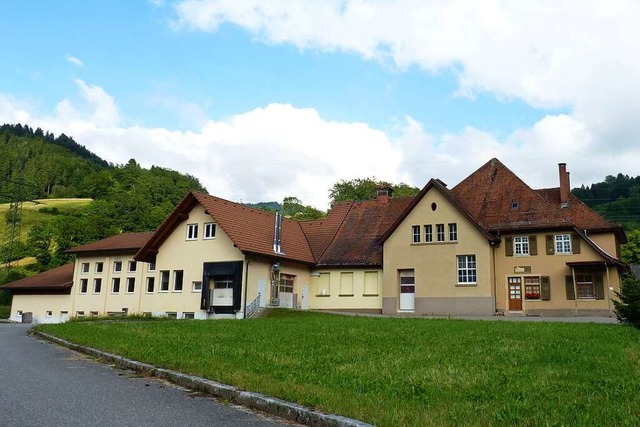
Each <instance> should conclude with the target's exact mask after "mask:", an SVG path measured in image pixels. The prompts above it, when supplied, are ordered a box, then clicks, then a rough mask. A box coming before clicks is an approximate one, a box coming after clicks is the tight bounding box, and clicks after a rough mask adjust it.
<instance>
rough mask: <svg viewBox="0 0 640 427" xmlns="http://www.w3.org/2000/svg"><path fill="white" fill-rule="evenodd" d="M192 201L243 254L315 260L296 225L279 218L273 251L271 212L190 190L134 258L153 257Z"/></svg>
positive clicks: (183, 217) (184, 215)
mask: <svg viewBox="0 0 640 427" xmlns="http://www.w3.org/2000/svg"><path fill="white" fill-rule="evenodd" d="M196 204H200V205H201V206H202V207H203V208H204V210H205V212H207V214H208V215H210V216H211V217H212V218H213V220H214V221H215V222H216V224H217V225H218V226H219V227H220V228H221V229H222V230H223V231H224V232H225V233H226V234H227V235H228V236H229V238H230V239H231V241H233V243H234V244H235V245H236V247H237V248H238V249H239V250H240V251H242V252H244V253H252V254H258V255H266V256H270V257H274V258H281V259H285V260H286V259H289V260H294V261H299V262H304V263H309V264H313V263H314V262H315V259H314V257H313V254H312V252H311V249H310V248H309V242H307V239H306V237H305V235H304V233H303V232H302V228H301V227H300V224H299V223H298V222H296V221H292V220H290V219H287V218H283V220H282V240H281V244H280V247H281V250H282V252H283V253H284V254H277V253H275V252H274V251H273V233H274V225H275V215H274V214H273V213H271V212H266V211H262V210H259V209H254V208H250V207H247V206H244V205H241V204H239V203H234V202H230V201H228V200H224V199H221V198H219V197H215V196H210V195H208V194H203V193H199V192H196V191H191V192H190V193H189V194H187V196H186V197H185V198H184V199H183V200H182V201H181V202H180V204H178V206H177V207H176V209H175V210H174V211H173V213H172V214H171V215H170V216H169V218H167V220H165V222H164V223H163V224H162V225H161V226H160V228H158V231H156V233H155V234H154V235H153V237H152V238H151V239H150V240H149V242H148V243H147V244H146V245H144V246H143V247H142V249H141V250H140V251H139V252H138V254H136V257H135V258H136V259H137V260H140V261H149V260H151V259H153V257H154V256H155V253H156V252H157V250H158V248H159V247H160V245H161V244H162V242H163V241H164V240H165V239H166V238H167V237H168V235H169V234H170V233H171V232H172V231H173V230H174V229H175V227H176V226H177V225H178V224H179V223H180V222H182V221H183V220H184V219H186V217H187V215H188V213H189V212H190V211H191V209H193V207H194V206H195V205H196Z"/></svg>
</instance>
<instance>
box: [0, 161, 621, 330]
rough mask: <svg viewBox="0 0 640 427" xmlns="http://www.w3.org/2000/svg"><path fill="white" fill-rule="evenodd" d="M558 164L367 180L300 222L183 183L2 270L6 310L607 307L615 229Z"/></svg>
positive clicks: (431, 311) (589, 311) (523, 311)
mask: <svg viewBox="0 0 640 427" xmlns="http://www.w3.org/2000/svg"><path fill="white" fill-rule="evenodd" d="M558 174H559V184H560V185H559V187H558V188H552V189H542V190H533V189H531V188H530V187H528V186H527V185H526V184H525V183H524V182H523V181H522V180H520V179H519V178H518V177H517V176H516V175H515V174H513V172H511V171H510V170H509V169H508V168H507V167H506V166H504V165H503V164H502V163H501V162H500V161H498V160H497V159H492V160H490V161H489V162H487V163H486V164H485V165H483V166H482V167H481V168H480V169H478V170H477V171H475V172H474V173H472V174H471V175H469V176H468V177H467V178H465V179H464V180H463V181H462V182H461V183H459V184H458V185H457V186H455V187H453V188H451V189H449V188H448V187H447V185H446V184H444V183H443V182H442V181H440V180H437V179H432V180H430V181H429V182H428V183H427V185H426V186H425V187H424V188H423V189H422V190H421V192H420V193H419V194H418V195H417V196H416V197H414V198H393V197H392V190H391V189H390V188H388V187H383V188H380V189H379V191H378V196H377V198H376V199H375V200H366V201H356V202H343V203H338V204H336V205H334V206H333V207H332V208H331V210H330V211H329V213H328V215H327V217H326V218H324V219H321V220H314V221H301V222H296V221H292V220H289V219H287V218H282V217H281V216H280V215H279V214H273V213H269V212H265V211H261V210H256V209H252V208H249V207H246V206H243V205H241V204H237V203H233V202H230V201H227V200H224V199H220V198H217V197H214V196H211V195H207V194H202V193H197V192H190V193H189V194H188V195H187V196H186V197H185V198H184V199H183V200H182V201H181V202H180V204H179V205H178V206H177V207H176V208H175V210H174V211H173V213H172V214H171V215H170V216H169V217H168V218H167V219H166V220H165V221H164V223H163V224H162V225H161V226H160V227H159V228H158V230H156V231H155V232H151V233H134V234H122V235H118V236H113V237H110V238H107V239H103V240H101V241H98V242H94V243H90V244H88V245H83V246H79V247H76V248H73V249H70V250H69V251H68V252H69V253H72V254H75V255H76V261H75V263H74V264H73V266H71V267H65V269H63V271H62V270H61V271H58V272H57V273H56V274H52V273H51V272H46V273H42V274H41V275H38V276H34V277H32V278H27V279H22V280H21V281H17V282H14V283H12V284H8V285H6V286H5V288H6V289H8V290H11V291H12V292H13V293H14V303H13V306H12V311H11V318H12V319H13V320H20V317H21V313H25V312H31V313H33V316H34V319H35V320H36V321H38V322H54V321H64V320H66V319H68V318H69V317H72V316H77V317H82V316H98V315H99V316H104V315H123V314H130V313H140V314H147V315H153V316H169V317H175V318H181V319H209V318H244V317H247V316H249V315H250V314H251V313H252V312H253V310H254V309H255V308H256V307H266V306H279V307H287V308H297V309H303V310H305V309H317V310H346V311H362V312H376V313H385V314H419V315H495V314H516V315H542V316H545V315H597V316H610V315H611V313H612V312H611V310H612V303H611V298H612V296H613V291H614V290H617V289H619V283H620V277H621V274H622V273H623V272H624V271H625V270H626V266H625V265H624V264H623V263H622V262H620V260H619V249H620V244H622V243H625V242H626V236H625V234H624V231H623V230H622V229H621V228H620V227H619V226H617V225H615V224H611V223H609V222H608V221H606V220H605V219H604V218H602V217H601V216H599V215H598V214H597V213H595V212H594V211H593V210H591V209H590V208H588V207H587V206H586V205H584V204H583V203H582V202H580V201H579V200H578V199H577V198H575V197H573V196H572V195H571V194H570V192H569V175H568V173H567V172H566V166H565V165H564V164H560V165H559V168H558ZM52 271H53V270H52ZM47 275H48V276H47ZM34 283H36V284H37V286H36V285H34Z"/></svg>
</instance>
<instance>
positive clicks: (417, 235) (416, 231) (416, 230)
mask: <svg viewBox="0 0 640 427" xmlns="http://www.w3.org/2000/svg"><path fill="white" fill-rule="evenodd" d="M411 230H412V233H413V243H420V226H419V225H414V226H412V227H411Z"/></svg>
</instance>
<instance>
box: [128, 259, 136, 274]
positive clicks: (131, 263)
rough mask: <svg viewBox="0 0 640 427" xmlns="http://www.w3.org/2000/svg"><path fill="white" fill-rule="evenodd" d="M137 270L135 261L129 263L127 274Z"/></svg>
mask: <svg viewBox="0 0 640 427" xmlns="http://www.w3.org/2000/svg"><path fill="white" fill-rule="evenodd" d="M137 269H138V263H137V262H135V261H129V272H130V273H133V272H135V271H136V270H137Z"/></svg>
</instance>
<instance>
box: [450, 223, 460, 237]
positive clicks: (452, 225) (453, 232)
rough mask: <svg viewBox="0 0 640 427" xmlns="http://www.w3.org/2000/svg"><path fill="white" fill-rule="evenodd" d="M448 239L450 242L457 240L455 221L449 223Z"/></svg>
mask: <svg viewBox="0 0 640 427" xmlns="http://www.w3.org/2000/svg"><path fill="white" fill-rule="evenodd" d="M449 241H450V242H457V241H458V224H457V223H455V222H450V223H449Z"/></svg>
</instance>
